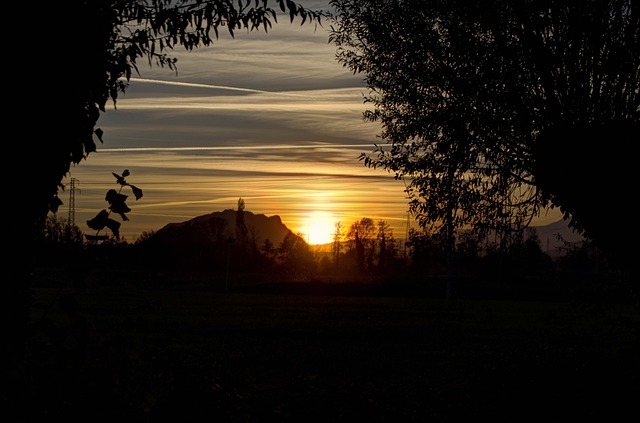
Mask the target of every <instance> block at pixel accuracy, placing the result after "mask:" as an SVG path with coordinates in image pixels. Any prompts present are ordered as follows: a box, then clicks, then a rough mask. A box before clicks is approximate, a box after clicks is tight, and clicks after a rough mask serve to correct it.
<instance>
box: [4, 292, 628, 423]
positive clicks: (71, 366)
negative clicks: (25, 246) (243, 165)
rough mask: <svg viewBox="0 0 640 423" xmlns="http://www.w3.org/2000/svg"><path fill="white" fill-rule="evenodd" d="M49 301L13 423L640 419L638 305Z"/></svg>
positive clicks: (279, 298)
mask: <svg viewBox="0 0 640 423" xmlns="http://www.w3.org/2000/svg"><path fill="white" fill-rule="evenodd" d="M33 292H34V300H35V301H34V308H33V313H32V320H33V333H32V334H31V336H30V339H31V341H30V345H29V351H28V355H27V358H28V359H27V364H26V366H25V367H24V368H16V369H14V371H13V374H11V375H10V377H9V378H8V379H7V380H8V381H9V382H10V383H12V384H14V386H15V389H14V390H13V391H12V394H11V398H10V402H11V404H9V405H10V406H12V407H14V408H15V409H16V410H18V413H19V414H18V417H16V418H14V419H13V420H11V421H58V419H64V420H66V421H82V422H103V421H104V422H125V421H137V422H165V421H166V422H201V421H202V422H205V421H206V422H215V421H218V422H269V421H282V422H343V421H344V422H355V421H366V422H377V421H392V422H402V421H425V422H426V421H428V422H448V421H466V422H468V421H510V422H521V421H549V422H551V421H562V420H570V421H579V420H581V419H585V418H586V419H588V420H590V421H598V420H600V421H622V418H623V417H624V419H625V420H627V419H628V417H626V416H627V413H628V412H633V413H634V414H635V415H636V416H637V411H638V406H639V405H640V402H639V399H638V398H640V395H638V393H639V392H640V391H639V390H640V355H639V352H640V343H639V339H640V334H639V328H640V316H639V312H638V309H637V308H634V306H633V305H630V304H615V303H602V302H598V301H575V300H574V301H524V300H518V301H516V300H499V301H496V300H489V299H482V300H480V299H475V300H474V299H466V300H449V301H447V300H442V299H433V298H431V299H429V298H421V297H410V296H395V297H390V296H381V295H377V296H369V295H366V294H364V293H362V292H360V293H359V295H346V293H338V292H322V291H316V292H315V295H311V293H310V292H300V290H297V291H290V292H289V293H287V290H286V289H283V288H282V287H280V288H279V289H277V290H271V291H269V290H266V291H265V290H263V291H262V292H256V291H253V292H251V291H247V292H231V293H225V292H207V291H205V290H192V291H187V290H152V289H135V288H117V289H115V288H112V289H97V288H94V289H88V290H86V291H84V292H82V293H80V294H77V293H73V294H72V293H70V292H66V291H62V292H61V293H60V295H59V296H57V297H56V295H57V294H58V291H57V290H56V289H54V288H37V289H34V291H33ZM291 292H295V293H291ZM54 298H57V300H56V301H53V300H54ZM23 417H24V418H23ZM64 420H59V421H64Z"/></svg>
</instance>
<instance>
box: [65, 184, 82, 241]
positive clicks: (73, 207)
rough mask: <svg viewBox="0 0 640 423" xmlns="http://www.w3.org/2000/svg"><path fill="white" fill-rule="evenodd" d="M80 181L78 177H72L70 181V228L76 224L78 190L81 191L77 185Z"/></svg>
mask: <svg viewBox="0 0 640 423" xmlns="http://www.w3.org/2000/svg"><path fill="white" fill-rule="evenodd" d="M79 182H80V181H78V180H77V179H76V178H71V182H70V183H69V218H68V219H67V228H68V229H69V230H70V229H71V228H72V227H73V226H74V225H75V224H76V191H78V192H80V188H78V187H77V184H78V183H79Z"/></svg>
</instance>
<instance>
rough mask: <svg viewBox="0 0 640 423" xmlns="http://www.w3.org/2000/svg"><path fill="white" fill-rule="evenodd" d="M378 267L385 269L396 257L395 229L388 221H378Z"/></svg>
mask: <svg viewBox="0 0 640 423" xmlns="http://www.w3.org/2000/svg"><path fill="white" fill-rule="evenodd" d="M376 241H377V243H378V267H379V268H381V269H385V268H386V267H387V266H388V265H389V263H390V262H391V261H392V260H393V259H394V258H395V256H396V253H397V251H396V240H395V238H394V237H393V229H391V226H390V225H389V223H388V222H387V221H386V220H379V221H378V233H377V235H376Z"/></svg>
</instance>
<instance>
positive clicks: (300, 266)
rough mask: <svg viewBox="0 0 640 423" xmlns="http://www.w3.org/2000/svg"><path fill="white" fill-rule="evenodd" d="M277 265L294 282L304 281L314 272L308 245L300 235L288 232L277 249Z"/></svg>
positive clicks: (313, 260) (312, 259) (313, 262)
mask: <svg viewBox="0 0 640 423" xmlns="http://www.w3.org/2000/svg"><path fill="white" fill-rule="evenodd" d="M278 258H279V263H280V266H281V268H282V270H283V271H284V273H285V274H287V275H289V276H290V277H291V278H293V279H294V280H306V279H308V278H309V277H310V276H311V275H312V274H313V273H314V271H315V264H316V263H315V259H314V257H313V251H311V248H310V247H309V244H307V242H306V241H305V240H304V238H303V237H302V236H301V235H296V234H294V233H293V232H289V233H288V234H287V235H286V236H285V237H284V239H283V240H282V243H280V246H279V247H278Z"/></svg>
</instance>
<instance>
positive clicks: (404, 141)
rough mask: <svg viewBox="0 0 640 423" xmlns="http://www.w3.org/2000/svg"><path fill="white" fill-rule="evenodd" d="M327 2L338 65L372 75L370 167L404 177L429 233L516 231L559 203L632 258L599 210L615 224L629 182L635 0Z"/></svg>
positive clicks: (639, 29)
mask: <svg viewBox="0 0 640 423" xmlns="http://www.w3.org/2000/svg"><path fill="white" fill-rule="evenodd" d="M331 4H332V5H333V6H334V7H335V9H336V12H337V13H336V15H335V17H334V19H333V25H332V34H331V39H332V40H333V41H334V42H335V43H336V45H337V47H338V53H337V58H338V60H339V61H340V62H341V63H342V64H343V65H344V66H346V67H348V68H349V69H351V70H352V71H353V72H354V73H362V74H364V76H365V80H366V83H367V85H368V87H369V88H370V95H369V96H368V97H367V98H366V102H368V103H369V104H371V105H372V106H373V110H369V111H367V112H366V113H365V118H366V119H367V120H369V121H375V122H380V124H381V125H382V128H383V130H382V133H381V138H382V139H383V140H385V141H386V143H387V145H386V146H377V147H376V150H375V153H376V154H375V155H374V156H373V157H370V156H368V155H366V154H363V155H362V156H361V158H362V160H363V161H364V163H365V165H367V166H370V167H382V168H385V169H387V170H389V171H391V172H393V173H395V174H396V176H397V177H398V178H404V179H406V180H407V182H408V185H407V186H408V188H407V192H408V194H409V196H410V199H411V202H410V206H411V208H412V210H413V211H414V212H415V213H416V215H417V216H418V217H419V219H420V222H421V224H422V225H423V226H425V227H426V226H427V225H428V224H435V225H436V226H437V227H439V228H442V229H443V231H444V232H448V233H449V234H450V233H451V228H452V227H453V228H461V227H463V226H465V225H471V226H473V228H474V229H476V230H482V231H489V230H496V229H498V228H500V227H501V226H506V227H518V228H521V227H523V226H526V225H527V224H529V222H530V220H531V218H532V217H534V216H536V215H537V214H539V213H540V211H541V210H542V209H545V208H546V207H549V206H552V207H554V206H558V207H560V208H561V210H562V211H563V212H564V213H565V215H564V216H565V218H567V219H569V218H571V220H570V224H571V225H572V226H573V227H575V228H577V229H580V230H583V231H584V234H585V235H587V236H589V237H592V238H593V239H594V241H597V242H598V243H599V244H600V245H602V246H603V247H604V248H606V249H607V251H609V253H611V254H613V255H615V256H616V257H617V258H619V261H620V263H622V264H624V262H625V260H626V262H629V261H630V260H629V259H628V256H626V255H624V254H623V253H624V252H623V251H622V250H621V248H619V247H618V246H619V245H620V244H622V243H621V242H620V241H621V240H622V237H621V236H620V235H618V234H614V233H611V231H608V227H609V223H608V219H607V218H605V217H604V216H603V213H602V212H607V213H608V215H609V216H612V214H613V213H615V212H613V213H612V212H611V211H610V210H611V209H610V207H613V208H614V209H615V206H612V204H619V203H620V201H621V198H623V197H622V195H623V193H625V192H629V191H631V189H632V186H631V181H632V180H634V178H632V177H631V176H632V175H631V173H630V169H633V166H632V162H631V160H632V159H631V158H630V157H633V155H631V154H629V153H630V150H629V148H630V146H631V145H633V143H634V141H633V140H634V139H637V137H638V134H639V133H640V132H639V131H638V124H639V122H640V95H639V94H638V92H639V91H640V90H639V83H640V53H639V52H640V13H639V11H638V6H639V4H638V3H637V2H634V1H633V0H611V1H606V2H603V1H596V0H588V1H584V0H570V1H559V0H543V1H524V2H511V1H507V0H490V1H480V2H468V1H462V0H453V1H423V0H403V1H399V0H387V1H377V0H375V1H374V0H333V1H331ZM598 204H601V205H598ZM593 206H596V207H595V208H594V207H593Z"/></svg>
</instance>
